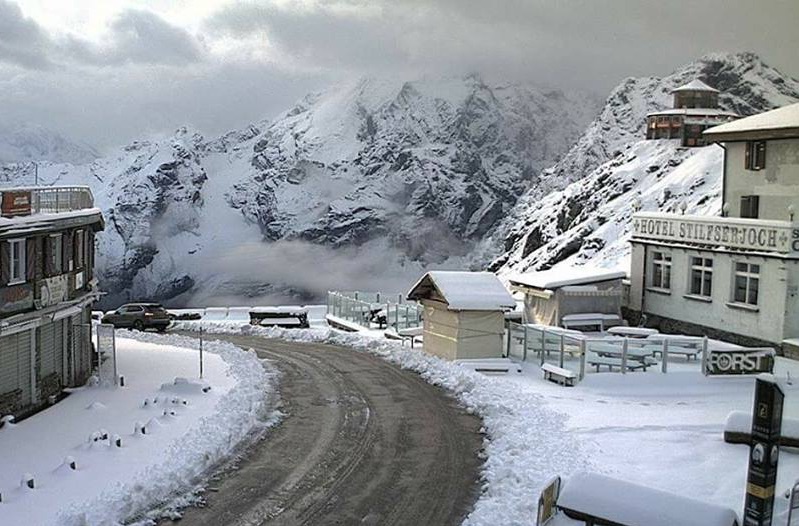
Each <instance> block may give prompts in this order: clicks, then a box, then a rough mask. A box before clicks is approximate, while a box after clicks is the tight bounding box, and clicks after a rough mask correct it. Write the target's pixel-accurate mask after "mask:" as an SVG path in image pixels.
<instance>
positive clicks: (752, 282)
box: [732, 263, 760, 305]
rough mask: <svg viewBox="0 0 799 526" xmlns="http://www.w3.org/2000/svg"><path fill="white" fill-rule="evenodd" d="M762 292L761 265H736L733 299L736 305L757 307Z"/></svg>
mask: <svg viewBox="0 0 799 526" xmlns="http://www.w3.org/2000/svg"><path fill="white" fill-rule="evenodd" d="M759 290H760V265H756V264H754V263H736V264H735V283H734V285H733V296H732V299H733V301H734V302H735V303H743V304H746V305H757V296H758V292H759Z"/></svg>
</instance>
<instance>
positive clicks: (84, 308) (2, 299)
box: [0, 187, 104, 417]
mask: <svg viewBox="0 0 799 526" xmlns="http://www.w3.org/2000/svg"><path fill="white" fill-rule="evenodd" d="M0 195H2V212H0V416H2V415H14V416H17V417H19V416H23V415H25V414H28V413H30V412H32V411H35V410H36V409H37V408H39V407H41V406H43V405H46V404H47V403H49V402H53V401H55V400H56V399H57V398H58V397H59V395H60V394H61V392H62V389H63V388H65V387H76V386H79V385H83V384H84V383H85V382H86V380H87V379H88V378H89V376H90V375H91V372H92V355H91V331H90V330H89V328H90V326H89V324H90V319H91V304H92V303H93V301H94V300H95V298H96V296H97V291H96V282H95V280H94V236H95V233H96V232H97V231H99V230H102V229H103V228H104V223H103V217H102V214H101V213H100V210H99V209H97V208H94V203H93V197H92V194H91V191H90V190H89V189H88V188H87V187H46V188H45V187H42V188H16V189H8V190H0Z"/></svg>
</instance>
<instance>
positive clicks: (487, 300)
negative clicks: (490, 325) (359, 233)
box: [407, 270, 516, 310]
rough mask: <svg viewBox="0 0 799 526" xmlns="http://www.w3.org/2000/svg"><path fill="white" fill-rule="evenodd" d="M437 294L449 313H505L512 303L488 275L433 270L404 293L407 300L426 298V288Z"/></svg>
mask: <svg viewBox="0 0 799 526" xmlns="http://www.w3.org/2000/svg"><path fill="white" fill-rule="evenodd" d="M431 285H432V286H433V287H435V289H436V290H437V291H438V292H439V293H440V294H441V296H442V297H443V298H444V301H446V303H447V306H448V309H449V310H506V309H513V308H515V307H516V300H514V299H513V296H511V295H510V292H508V289H506V288H505V286H504V285H503V284H502V282H501V281H500V280H499V279H498V278H497V276H496V275H495V274H493V273H492V272H458V271H443V270H434V271H430V272H428V273H427V274H425V275H424V276H422V277H421V278H420V279H419V281H417V282H416V284H415V285H414V286H413V287H411V290H410V292H408V295H407V296H408V299H411V300H415V299H421V298H425V297H427V295H426V291H427V290H429V288H430V286H431Z"/></svg>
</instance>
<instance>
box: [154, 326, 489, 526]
mask: <svg viewBox="0 0 799 526" xmlns="http://www.w3.org/2000/svg"><path fill="white" fill-rule="evenodd" d="M218 337H219V338H220V339H223V340H227V341H230V342H232V343H235V344H237V345H239V346H241V347H243V348H245V349H247V348H253V349H255V350H256V352H257V353H258V355H259V356H260V357H262V358H266V359H269V360H272V361H273V363H274V365H275V366H276V367H277V368H278V369H279V370H280V371H281V372H282V377H281V379H280V396H281V399H282V407H281V410H282V411H283V412H284V413H285V415H286V416H285V417H284V419H283V420H282V422H281V423H280V424H279V425H277V426H276V427H275V428H274V429H272V430H270V431H269V432H268V433H267V434H266V435H265V437H264V438H263V439H262V440H260V441H259V442H257V443H256V444H254V445H253V446H252V447H251V448H250V449H249V450H248V451H247V452H246V453H245V454H244V455H243V456H242V458H241V459H240V460H239V462H238V465H237V467H236V468H235V469H234V470H231V471H229V472H227V473H224V474H223V475H222V476H221V477H220V480H219V481H218V483H217V484H215V487H214V489H213V491H210V492H207V493H206V495H205V500H206V505H205V506H204V507H202V508H189V509H187V510H185V513H184V517H183V519H182V520H181V521H180V524H181V525H186V524H199V525H214V526H218V525H236V526H239V525H262V524H263V525H281V526H293V525H317V524H325V525H327V524H353V525H377V524H380V525H390V524H395V525H409V524H411V525H417V526H424V525H436V526H444V525H448V524H460V522H461V521H462V520H463V518H464V517H465V516H466V515H467V514H468V512H469V511H470V510H471V509H472V506H473V505H474V502H475V500H476V498H477V495H478V491H479V489H478V472H479V469H480V461H479V460H478V456H477V454H478V452H479V450H480V448H481V447H482V437H481V436H480V435H479V433H478V430H479V428H480V425H481V423H480V420H479V419H478V418H477V417H474V416H471V415H468V414H466V413H465V412H464V411H463V410H462V409H460V408H459V407H458V405H457V403H456V402H455V401H454V400H453V399H452V398H451V397H449V396H447V395H446V394H445V393H444V392H443V391H442V390H441V389H439V388H436V387H433V386H431V385H429V384H427V383H426V382H425V381H424V380H422V379H421V378H420V377H419V376H418V375H416V374H414V373H411V372H408V371H403V370H401V369H400V368H399V367H397V366H395V365H393V364H390V363H388V362H386V361H384V360H381V359H380V358H377V357H375V356H372V355H370V354H366V353H360V352H355V351H353V350H351V349H347V348H343V347H336V346H331V345H323V344H311V343H293V342H292V343H289V342H282V341H275V340H266V339H263V338H259V337H250V336H218ZM164 524H169V522H165V523H164Z"/></svg>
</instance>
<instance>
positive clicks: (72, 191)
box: [0, 186, 94, 214]
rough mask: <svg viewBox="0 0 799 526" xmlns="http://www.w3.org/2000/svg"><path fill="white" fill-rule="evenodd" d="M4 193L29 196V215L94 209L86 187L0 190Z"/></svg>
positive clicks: (90, 194) (89, 192) (92, 198)
mask: <svg viewBox="0 0 799 526" xmlns="http://www.w3.org/2000/svg"><path fill="white" fill-rule="evenodd" d="M6 193H13V194H15V195H18V194H25V193H29V194H30V205H31V207H30V208H31V209H30V213H31V214H57V213H62V212H72V211H74V210H83V209H86V208H93V207H94V196H93V195H92V191H91V189H89V187H88V186H35V187H23V188H3V189H0V197H2V195H3V194H6Z"/></svg>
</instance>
